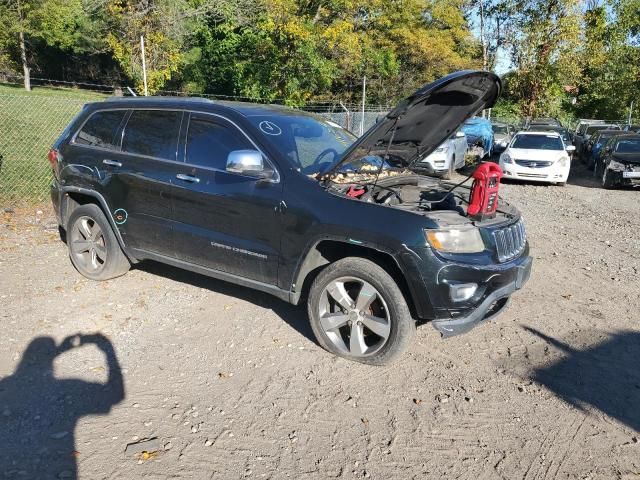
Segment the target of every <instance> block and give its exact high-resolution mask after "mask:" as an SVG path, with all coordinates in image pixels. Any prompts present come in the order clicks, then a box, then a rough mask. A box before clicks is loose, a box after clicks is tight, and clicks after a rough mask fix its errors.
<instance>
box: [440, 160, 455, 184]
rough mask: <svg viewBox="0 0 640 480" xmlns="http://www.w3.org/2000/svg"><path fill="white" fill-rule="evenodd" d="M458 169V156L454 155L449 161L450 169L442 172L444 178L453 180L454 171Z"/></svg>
mask: <svg viewBox="0 0 640 480" xmlns="http://www.w3.org/2000/svg"><path fill="white" fill-rule="evenodd" d="M455 169H456V156H455V155H454V156H453V157H452V158H451V160H450V161H449V170H447V171H446V172H445V173H443V174H442V179H443V180H451V177H452V176H453V172H454V170H455Z"/></svg>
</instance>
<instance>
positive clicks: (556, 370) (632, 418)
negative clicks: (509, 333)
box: [524, 327, 640, 432]
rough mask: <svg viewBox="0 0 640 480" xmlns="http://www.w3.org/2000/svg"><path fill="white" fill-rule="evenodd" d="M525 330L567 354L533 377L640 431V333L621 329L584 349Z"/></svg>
mask: <svg viewBox="0 0 640 480" xmlns="http://www.w3.org/2000/svg"><path fill="white" fill-rule="evenodd" d="M524 328H525V330H527V331H528V332H530V333H532V334H534V335H535V336H537V337H539V338H541V339H542V340H544V341H545V342H546V343H548V344H549V345H551V346H553V347H555V348H557V349H558V350H560V351H561V352H562V354H563V356H562V357H561V358H559V359H558V360H557V361H555V362H553V363H552V364H550V365H544V366H541V367H539V368H537V369H535V371H534V372H533V374H532V375H531V378H532V379H533V380H535V381H536V382H537V383H539V384H541V385H544V386H545V387H547V388H548V389H549V390H551V391H552V392H554V393H555V394H556V395H558V396H559V397H560V398H562V399H563V400H564V401H566V402H567V403H569V404H571V405H573V406H575V407H576V408H578V409H584V407H586V406H591V407H594V408H596V409H598V410H600V411H601V412H602V413H604V414H606V415H608V416H610V417H612V418H615V419H617V420H618V421H619V422H620V423H623V424H624V425H627V426H628V427H630V428H632V429H633V430H635V431H636V432H640V373H639V372H638V368H637V364H638V358H640V333H639V332H635V331H620V332H617V333H615V334H613V335H610V336H609V338H607V339H606V340H604V341H602V342H600V343H598V344H596V345H593V346H591V347H589V348H586V349H583V350H580V349H577V348H574V347H573V346H572V345H571V344H570V343H565V342H562V341H560V340H557V339H555V338H552V337H549V336H547V335H545V334H544V333H542V332H539V331H538V330H536V329H534V328H530V327H524Z"/></svg>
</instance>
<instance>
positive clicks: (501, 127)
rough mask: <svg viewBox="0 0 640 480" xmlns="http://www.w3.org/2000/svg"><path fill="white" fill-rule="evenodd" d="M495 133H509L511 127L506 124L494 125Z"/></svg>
mask: <svg viewBox="0 0 640 480" xmlns="http://www.w3.org/2000/svg"><path fill="white" fill-rule="evenodd" d="M493 133H501V134H504V135H507V134H508V133H509V127H507V126H506V125H494V126H493Z"/></svg>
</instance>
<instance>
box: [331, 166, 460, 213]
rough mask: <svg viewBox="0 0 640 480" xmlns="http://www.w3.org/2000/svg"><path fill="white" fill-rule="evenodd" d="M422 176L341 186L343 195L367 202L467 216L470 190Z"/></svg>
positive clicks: (417, 211)
mask: <svg viewBox="0 0 640 480" xmlns="http://www.w3.org/2000/svg"><path fill="white" fill-rule="evenodd" d="M360 180H362V179H360ZM454 187H456V185H454V184H448V183H445V182H442V181H441V180H438V179H435V178H430V177H425V176H422V175H399V176H388V177H386V178H383V179H380V180H379V181H378V182H375V181H373V180H372V181H360V182H357V183H356V182H354V183H340V184H335V185H334V186H333V188H334V190H337V191H338V192H339V193H341V194H343V195H346V196H347V197H351V198H354V199H358V200H361V201H363V202H368V203H375V204H378V205H386V206H390V207H395V208H398V209H401V210H407V211H413V212H416V213H419V212H435V211H442V210H447V211H454V212H456V213H458V214H459V215H462V216H466V210H465V206H466V205H467V204H468V202H469V200H468V197H469V190H468V189H467V188H464V187H457V188H454Z"/></svg>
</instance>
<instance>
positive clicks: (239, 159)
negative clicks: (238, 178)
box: [226, 150, 273, 178]
mask: <svg viewBox="0 0 640 480" xmlns="http://www.w3.org/2000/svg"><path fill="white" fill-rule="evenodd" d="M226 169H227V172H232V173H239V174H242V175H248V176H251V177H257V178H272V177H273V170H271V169H270V168H265V164H264V158H263V157H262V153H260V152H259V151H257V150H234V151H232V152H229V155H228V156H227V168H226Z"/></svg>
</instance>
